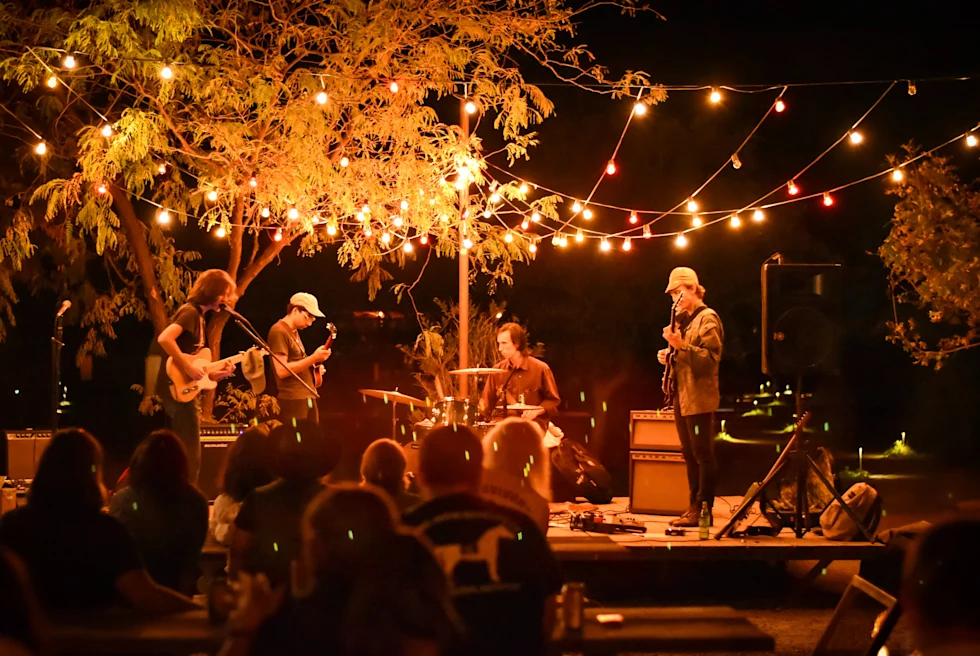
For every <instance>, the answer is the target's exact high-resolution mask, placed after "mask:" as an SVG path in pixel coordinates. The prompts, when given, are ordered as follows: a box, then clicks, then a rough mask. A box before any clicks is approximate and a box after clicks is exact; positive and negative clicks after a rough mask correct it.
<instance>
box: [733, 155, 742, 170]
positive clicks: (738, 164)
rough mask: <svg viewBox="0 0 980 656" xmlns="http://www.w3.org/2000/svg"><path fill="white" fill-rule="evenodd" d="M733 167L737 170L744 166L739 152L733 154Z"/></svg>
mask: <svg viewBox="0 0 980 656" xmlns="http://www.w3.org/2000/svg"><path fill="white" fill-rule="evenodd" d="M732 168H733V169H735V170H736V171H737V170H739V169H740V168H742V160H740V159H739V158H738V153H735V154H734V155H732Z"/></svg>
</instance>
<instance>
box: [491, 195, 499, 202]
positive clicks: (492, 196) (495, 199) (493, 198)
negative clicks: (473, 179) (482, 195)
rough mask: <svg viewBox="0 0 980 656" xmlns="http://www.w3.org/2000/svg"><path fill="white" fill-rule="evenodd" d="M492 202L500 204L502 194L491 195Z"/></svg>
mask: <svg viewBox="0 0 980 656" xmlns="http://www.w3.org/2000/svg"><path fill="white" fill-rule="evenodd" d="M490 202H491V203H499V202H500V194H490Z"/></svg>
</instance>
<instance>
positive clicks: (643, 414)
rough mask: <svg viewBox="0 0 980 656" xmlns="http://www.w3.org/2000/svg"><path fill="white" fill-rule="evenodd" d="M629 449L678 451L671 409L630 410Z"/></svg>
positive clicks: (679, 440)
mask: <svg viewBox="0 0 980 656" xmlns="http://www.w3.org/2000/svg"><path fill="white" fill-rule="evenodd" d="M630 450H632V451H680V450H681V439H680V438H679V437H678V436H677V428H676V427H675V426H674V411H673V410H631V411H630Z"/></svg>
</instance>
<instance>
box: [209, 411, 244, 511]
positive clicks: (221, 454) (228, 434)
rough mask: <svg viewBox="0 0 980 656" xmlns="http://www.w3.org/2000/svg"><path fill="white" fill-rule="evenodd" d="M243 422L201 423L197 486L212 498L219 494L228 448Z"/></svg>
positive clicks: (242, 428)
mask: <svg viewBox="0 0 980 656" xmlns="http://www.w3.org/2000/svg"><path fill="white" fill-rule="evenodd" d="M244 428H245V425H244V424H202V425H201V473H200V474H199V475H198V478H197V486H198V487H199V488H201V491H202V492H204V494H205V495H207V497H208V499H212V500H213V499H214V498H216V497H217V496H218V495H219V494H221V479H222V477H223V476H224V473H225V461H226V460H227V459H228V450H229V449H230V448H231V445H232V444H234V443H235V440H237V439H238V436H239V435H240V434H241V432H242V431H243V430H244Z"/></svg>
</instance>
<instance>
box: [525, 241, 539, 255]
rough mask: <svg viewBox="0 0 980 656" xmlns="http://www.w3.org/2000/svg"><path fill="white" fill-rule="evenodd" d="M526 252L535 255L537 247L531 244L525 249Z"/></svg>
mask: <svg viewBox="0 0 980 656" xmlns="http://www.w3.org/2000/svg"><path fill="white" fill-rule="evenodd" d="M527 250H529V251H531V252H532V253H537V252H538V245H537V244H535V243H534V242H531V245H530V246H528V247H527Z"/></svg>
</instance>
